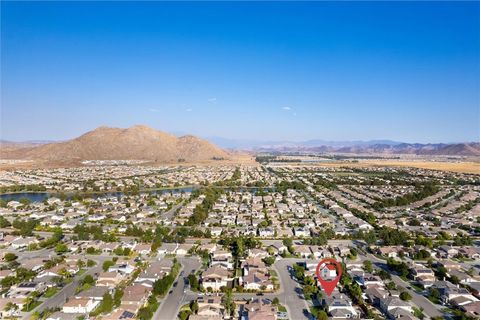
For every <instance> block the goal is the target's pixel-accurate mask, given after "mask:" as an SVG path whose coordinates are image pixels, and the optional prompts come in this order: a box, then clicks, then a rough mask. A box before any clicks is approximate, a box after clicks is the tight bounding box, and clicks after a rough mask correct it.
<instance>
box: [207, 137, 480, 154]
mask: <svg viewBox="0 0 480 320" xmlns="http://www.w3.org/2000/svg"><path fill="white" fill-rule="evenodd" d="M209 140H210V141H212V142H214V143H216V144H217V145H219V146H221V147H223V148H229V149H243V150H250V151H256V152H275V151H277V152H329V153H358V154H416V155H449V156H453V155H455V156H480V143H479V142H470V143H427V144H422V143H404V142H399V141H392V140H370V141H328V140H318V139H317V140H307V141H301V142H293V141H252V140H234V139H224V138H218V137H212V138H209Z"/></svg>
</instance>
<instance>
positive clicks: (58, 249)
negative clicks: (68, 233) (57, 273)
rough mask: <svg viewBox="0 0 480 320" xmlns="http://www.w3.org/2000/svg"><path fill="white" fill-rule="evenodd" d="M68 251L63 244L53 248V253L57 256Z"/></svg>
mask: <svg viewBox="0 0 480 320" xmlns="http://www.w3.org/2000/svg"><path fill="white" fill-rule="evenodd" d="M67 251H68V247H67V245H66V244H65V243H59V244H57V245H56V246H55V252H56V253H58V254H62V253H65V252H67Z"/></svg>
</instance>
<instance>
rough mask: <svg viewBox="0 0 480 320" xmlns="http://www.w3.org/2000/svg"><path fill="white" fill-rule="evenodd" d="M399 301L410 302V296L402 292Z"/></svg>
mask: <svg viewBox="0 0 480 320" xmlns="http://www.w3.org/2000/svg"><path fill="white" fill-rule="evenodd" d="M400 299H402V300H403V301H410V300H412V296H411V295H410V294H409V293H408V292H407V291H403V292H402V293H400Z"/></svg>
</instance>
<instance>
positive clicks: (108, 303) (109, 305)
mask: <svg viewBox="0 0 480 320" xmlns="http://www.w3.org/2000/svg"><path fill="white" fill-rule="evenodd" d="M112 309H113V298H112V296H111V295H110V294H109V293H108V292H105V293H104V294H103V299H102V304H101V310H102V313H109V312H110V311H112Z"/></svg>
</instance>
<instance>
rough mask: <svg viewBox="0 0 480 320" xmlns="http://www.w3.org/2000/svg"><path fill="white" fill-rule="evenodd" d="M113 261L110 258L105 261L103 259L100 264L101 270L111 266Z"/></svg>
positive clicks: (106, 269)
mask: <svg viewBox="0 0 480 320" xmlns="http://www.w3.org/2000/svg"><path fill="white" fill-rule="evenodd" d="M114 264H115V263H114V262H113V261H112V260H107V261H104V262H103V264H102V269H103V271H108V268H110V267H111V266H113V265H114Z"/></svg>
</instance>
